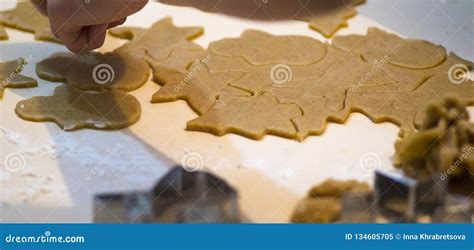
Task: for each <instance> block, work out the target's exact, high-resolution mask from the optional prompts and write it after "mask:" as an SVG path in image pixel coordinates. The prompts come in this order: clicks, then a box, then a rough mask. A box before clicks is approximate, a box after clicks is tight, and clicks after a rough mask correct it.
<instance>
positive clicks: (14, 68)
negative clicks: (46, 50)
mask: <svg viewBox="0 0 474 250" xmlns="http://www.w3.org/2000/svg"><path fill="white" fill-rule="evenodd" d="M27 63H28V60H25V59H24V58H20V59H18V60H15V61H8V62H0V82H1V85H0V99H2V97H3V92H4V90H5V88H33V87H36V86H38V82H37V81H36V80H35V79H33V78H31V77H27V76H24V75H21V74H20V73H21V71H22V70H23V68H24V66H25V65H26V64H27Z"/></svg>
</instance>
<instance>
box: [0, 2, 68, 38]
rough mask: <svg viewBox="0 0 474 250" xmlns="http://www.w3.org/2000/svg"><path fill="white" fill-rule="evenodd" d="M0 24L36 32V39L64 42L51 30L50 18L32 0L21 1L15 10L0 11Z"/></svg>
mask: <svg viewBox="0 0 474 250" xmlns="http://www.w3.org/2000/svg"><path fill="white" fill-rule="evenodd" d="M0 24H1V25H4V26H6V27H10V28H14V29H19V30H23V31H26V32H31V33H34V35H35V39H36V40H42V41H49V42H55V43H62V42H61V41H60V40H59V39H58V38H56V37H55V36H54V35H53V33H52V32H51V28H50V25H49V20H48V18H46V17H45V16H43V15H42V14H41V13H40V12H39V11H38V10H37V9H36V8H35V7H34V6H33V4H31V3H30V1H19V2H18V3H17V7H16V8H15V9H13V10H9V11H4V12H0Z"/></svg>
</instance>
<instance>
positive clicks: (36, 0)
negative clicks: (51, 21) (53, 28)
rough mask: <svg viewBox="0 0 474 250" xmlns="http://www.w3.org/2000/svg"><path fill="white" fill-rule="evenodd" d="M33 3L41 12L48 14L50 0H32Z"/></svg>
mask: <svg viewBox="0 0 474 250" xmlns="http://www.w3.org/2000/svg"><path fill="white" fill-rule="evenodd" d="M31 3H32V4H33V5H34V6H35V7H36V9H38V11H39V12H41V14H43V15H45V16H47V15H48V7H47V6H48V1H47V0H31Z"/></svg>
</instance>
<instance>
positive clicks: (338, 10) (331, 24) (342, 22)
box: [299, 0, 365, 38]
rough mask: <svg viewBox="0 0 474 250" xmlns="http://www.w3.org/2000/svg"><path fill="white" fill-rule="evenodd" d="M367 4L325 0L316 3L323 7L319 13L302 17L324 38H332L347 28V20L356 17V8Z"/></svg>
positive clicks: (358, 1) (353, 0)
mask: <svg viewBox="0 0 474 250" xmlns="http://www.w3.org/2000/svg"><path fill="white" fill-rule="evenodd" d="M363 3H365V0H329V1H328V0H323V1H318V2H316V4H317V5H321V6H320V7H319V8H317V9H319V10H321V11H319V12H318V13H316V14H311V13H309V15H307V16H303V17H300V18H299V19H301V20H303V21H307V22H309V27H310V28H311V29H313V30H316V31H318V32H319V33H321V34H322V35H323V36H325V37H327V38H330V37H332V36H333V35H334V34H335V33H336V32H337V31H338V30H339V29H340V28H342V27H347V26H348V24H347V19H349V18H351V17H353V16H355V15H356V14H357V11H356V9H355V7H356V6H358V5H361V4H363Z"/></svg>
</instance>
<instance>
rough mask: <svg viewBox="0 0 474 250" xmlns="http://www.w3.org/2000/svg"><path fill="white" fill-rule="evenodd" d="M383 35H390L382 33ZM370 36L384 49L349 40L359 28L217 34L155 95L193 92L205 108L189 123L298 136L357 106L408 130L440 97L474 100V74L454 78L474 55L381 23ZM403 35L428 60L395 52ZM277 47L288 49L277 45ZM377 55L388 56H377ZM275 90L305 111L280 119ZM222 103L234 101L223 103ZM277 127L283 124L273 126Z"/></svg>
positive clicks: (280, 101)
mask: <svg viewBox="0 0 474 250" xmlns="http://www.w3.org/2000/svg"><path fill="white" fill-rule="evenodd" d="M374 34H375V35H374ZM379 36H387V37H390V39H378V37H379ZM250 37H251V38H252V39H250ZM367 37H371V38H373V39H378V40H377V42H376V44H378V47H377V48H376V50H377V51H376V52H371V53H369V52H370V51H369V52H367V51H365V50H360V49H359V48H357V47H355V49H354V50H349V49H348V48H349V47H346V46H341V44H344V41H345V40H348V41H351V40H353V39H352V36H346V37H335V38H334V40H335V41H337V42H336V44H337V45H338V47H339V48H338V47H336V46H334V45H332V44H327V43H326V44H322V43H319V42H317V41H316V40H315V41H314V42H311V41H309V40H311V39H309V38H306V37H301V36H294V37H288V36H273V35H270V34H265V33H264V32H261V31H246V32H244V33H243V34H242V37H240V38H231V39H223V40H221V41H216V42H213V43H212V44H211V45H210V46H209V48H208V50H206V51H205V52H204V53H203V58H205V60H204V59H202V60H198V61H195V62H194V64H192V65H191V66H190V67H189V68H188V71H187V73H186V74H185V75H184V76H180V75H176V74H171V73H170V74H163V75H162V76H163V77H166V82H168V83H167V84H166V85H165V86H163V87H162V88H161V89H160V90H159V91H157V92H156V93H155V94H154V95H153V97H152V102H153V103H158V102H169V101H175V100H186V101H187V102H188V104H189V105H190V107H191V108H192V109H193V110H195V111H196V112H197V113H198V114H199V115H200V116H201V117H199V118H197V119H195V120H192V121H190V122H189V123H188V126H187V129H188V130H197V131H202V132H207V133H213V134H216V135H219V136H220V135H224V134H226V133H236V134H240V135H243V136H247V137H250V138H253V139H261V138H262V137H263V136H264V135H266V134H274V135H278V136H283V137H287V138H291V139H295V140H304V139H305V138H306V137H308V136H311V135H321V134H322V133H324V131H325V129H326V126H327V123H328V122H335V123H345V122H346V121H347V120H348V118H349V116H350V114H351V113H353V112H359V113H362V114H364V115H366V116H367V117H369V118H370V119H371V120H372V121H373V122H375V123H381V122H391V123H394V124H396V125H398V126H400V128H401V133H402V134H403V133H405V132H407V131H410V130H414V129H416V128H417V127H418V126H419V122H418V121H417V114H418V113H419V112H420V111H422V110H423V109H424V108H425V107H427V106H428V105H429V104H430V103H431V102H432V101H433V100H436V99H437V98H440V97H443V96H445V95H453V96H456V97H458V98H460V99H461V100H463V101H465V102H467V103H469V104H470V105H474V87H473V86H474V82H473V81H471V80H469V79H468V78H466V79H465V80H463V81H461V82H458V83H454V82H453V81H452V78H453V77H457V76H456V75H455V76H452V73H453V72H456V71H453V68H455V67H459V66H461V68H466V69H470V68H472V62H469V61H466V60H464V59H462V58H459V57H458V56H457V55H455V54H454V53H451V54H450V55H448V56H447V55H446V54H445V50H444V48H441V47H439V46H436V45H433V44H431V43H427V42H424V41H416V40H406V39H403V38H400V37H396V36H394V35H391V34H387V33H385V32H383V31H380V30H377V29H375V28H372V29H370V30H369V32H368V34H367V36H366V37H364V36H360V37H358V39H364V40H367V39H368V38H367ZM259 39H261V40H259ZM308 39H309V40H308ZM369 40H370V39H369ZM252 41H253V42H252ZM262 41H271V42H270V43H271V44H273V45H269V46H261V47H260V48H259V50H255V46H253V45H254V44H259V45H262V44H265V42H262ZM289 41H292V42H291V43H290V42H289ZM384 41H386V44H385V45H384V44H382V43H384ZM395 42H397V43H398V42H399V43H401V44H408V45H407V46H406V47H408V48H410V50H417V49H418V52H413V53H414V54H415V55H417V56H420V57H421V56H423V57H425V58H424V60H418V59H417V58H415V59H412V61H410V60H409V55H408V54H404V53H405V52H404V51H400V53H401V54H400V55H398V54H397V55H394V54H393V51H392V48H393V44H394V43H395ZM365 43H367V44H373V43H372V42H371V41H368V42H365ZM284 44H286V46H287V47H288V48H286V49H285V48H284ZM294 44H306V45H308V46H309V48H310V49H309V50H310V51H311V52H310V53H311V55H312V56H311V57H307V56H306V55H305V54H298V52H295V53H297V55H298V56H296V57H291V56H289V55H288V54H286V52H285V51H293V50H297V49H296V47H294ZM348 44H349V43H348ZM275 48H280V50H283V52H281V53H273V54H272V53H270V52H271V51H273V50H275ZM430 53H433V54H431V55H430ZM367 54H368V55H369V56H365V55H367ZM255 55H257V56H255ZM258 55H259V56H258ZM377 56H381V58H377V60H375V59H376V57H377ZM367 58H371V60H367ZM433 58H435V59H436V60H435V59H433ZM312 59H314V60H312ZM299 60H300V61H299ZM282 62H284V63H282ZM415 68H416V69H415ZM224 95H230V97H228V96H226V97H223V99H224V98H225V99H224V100H233V101H225V102H223V101H217V100H221V99H220V97H221V96H224ZM269 96H272V98H274V99H275V101H274V102H273V105H274V106H275V107H274V108H273V109H274V110H280V109H282V105H293V107H298V108H299V111H298V112H296V111H293V112H290V113H283V114H282V115H281V116H280V117H282V118H283V119H286V122H284V123H282V122H281V121H280V120H279V119H275V116H274V114H275V113H274V110H272V109H270V110H268V108H267V107H266V106H268V103H269V102H264V101H261V99H265V98H268V97H269ZM222 103H224V104H225V103H227V105H229V107H226V108H222V107H221V106H222V105H223V104H222ZM249 103H252V104H254V105H255V104H257V103H258V104H259V105H263V106H264V107H260V108H254V109H245V108H244V107H246V106H249V107H253V106H252V105H250V104H249ZM214 106H218V108H216V107H214ZM292 110H293V109H292ZM262 112H269V113H268V114H273V116H272V115H267V114H262ZM236 114H245V117H246V118H245V119H252V120H249V121H246V122H244V121H239V123H238V124H236V121H235V120H234V118H236V117H239V116H236ZM280 117H278V118H280ZM263 119H266V128H265V126H264V124H265V122H264V121H263ZM275 122H276V123H277V124H275ZM257 124H258V125H257ZM282 124H285V125H284V126H285V128H284V129H282V128H283V126H282ZM290 124H291V125H292V126H293V127H292V128H291V129H290V128H289V125H290ZM247 125H248V126H247ZM275 127H277V128H278V129H277V130H278V132H275V130H273V128H275ZM295 131H296V132H295Z"/></svg>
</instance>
